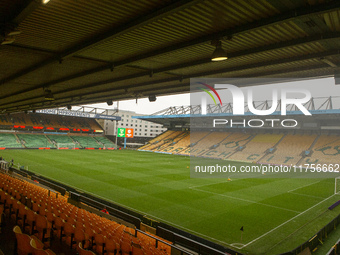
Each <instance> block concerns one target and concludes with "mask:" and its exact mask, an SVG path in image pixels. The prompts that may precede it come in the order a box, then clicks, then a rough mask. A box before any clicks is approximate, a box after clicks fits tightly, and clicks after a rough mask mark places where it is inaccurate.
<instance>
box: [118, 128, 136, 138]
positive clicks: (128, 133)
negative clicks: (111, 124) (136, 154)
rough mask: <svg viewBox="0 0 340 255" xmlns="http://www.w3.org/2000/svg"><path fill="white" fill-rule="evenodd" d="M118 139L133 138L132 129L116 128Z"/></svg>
mask: <svg viewBox="0 0 340 255" xmlns="http://www.w3.org/2000/svg"><path fill="white" fill-rule="evenodd" d="M117 131H118V135H117V136H118V137H127V138H133V128H118V130H117Z"/></svg>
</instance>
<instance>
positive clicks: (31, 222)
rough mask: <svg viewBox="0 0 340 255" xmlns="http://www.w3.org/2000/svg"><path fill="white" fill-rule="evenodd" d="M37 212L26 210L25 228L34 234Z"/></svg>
mask: <svg viewBox="0 0 340 255" xmlns="http://www.w3.org/2000/svg"><path fill="white" fill-rule="evenodd" d="M36 217H37V214H36V213H35V212H34V211H32V210H30V209H28V210H27V212H26V221H25V226H24V229H25V231H27V232H29V233H30V234H31V235H32V234H33V231H34V228H35V221H36Z"/></svg>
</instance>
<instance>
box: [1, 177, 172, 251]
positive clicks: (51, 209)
mask: <svg viewBox="0 0 340 255" xmlns="http://www.w3.org/2000/svg"><path fill="white" fill-rule="evenodd" d="M23 198H25V199H23ZM27 201H30V203H29V204H28V203H27ZM0 202H1V203H2V206H3V207H4V209H5V211H6V215H9V216H8V217H9V218H10V219H11V220H12V221H13V220H14V221H15V224H18V226H17V227H15V229H14V230H13V231H14V232H15V233H16V235H17V238H18V241H19V239H20V244H19V242H18V247H17V249H18V251H20V254H25V252H27V251H28V252H31V253H33V254H34V252H36V253H35V254H54V252H53V250H48V249H47V248H48V247H55V245H53V244H55V242H57V244H58V243H60V242H61V246H65V245H67V246H68V247H69V248H70V249H73V250H75V251H78V252H79V254H82V252H83V254H92V252H96V253H94V254H112V255H113V254H132V255H139V254H146V255H148V254H150V255H166V254H171V247H170V246H169V245H168V244H171V243H169V242H166V241H165V240H164V243H161V242H158V244H156V243H157V242H156V240H155V239H153V238H152V237H150V236H149V235H147V234H146V233H143V232H141V231H138V232H136V229H134V228H130V227H127V226H125V225H122V224H119V223H117V222H115V221H111V220H109V219H107V218H103V217H101V216H99V215H97V214H94V213H91V212H88V211H86V210H84V209H82V208H78V207H76V206H74V205H72V204H70V203H68V202H67V199H66V198H65V197H63V196H61V195H60V194H59V195H56V193H53V192H49V191H48V190H47V189H45V188H43V187H40V186H37V185H35V184H33V183H30V182H28V181H25V180H21V179H16V178H14V177H12V176H9V175H7V174H3V173H0ZM22 204H24V205H25V207H24V210H22V212H20V213H19V210H20V209H19V208H20V205H22ZM13 205H18V206H13ZM10 215H12V217H11V216H10ZM14 216H15V217H14ZM32 239H34V241H33V242H31V240H32ZM167 243H168V244H167ZM37 244H38V245H37ZM34 245H35V247H36V249H38V250H39V251H35V250H34V249H33V248H32V247H33V246H34ZM23 246H25V247H24V248H22V247H23ZM37 246H40V247H37ZM59 246H60V244H59ZM41 250H43V251H41ZM38 252H40V253H38Z"/></svg>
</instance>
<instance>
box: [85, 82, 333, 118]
mask: <svg viewBox="0 0 340 255" xmlns="http://www.w3.org/2000/svg"><path fill="white" fill-rule="evenodd" d="M272 87H275V88H276V89H278V90H280V89H281V88H305V89H308V90H309V91H310V92H311V94H312V96H313V97H329V96H340V85H337V86H336V85H334V78H333V77H331V78H324V79H313V80H305V81H299V82H290V83H283V84H274V85H262V86H256V87H252V89H253V90H254V97H255V99H256V100H265V99H268V100H270V99H271V92H270V91H271V90H270V88H272ZM258 91H260V92H258ZM222 101H223V99H222ZM337 101H339V103H340V98H339V100H337ZM208 103H213V102H208ZM182 105H184V106H186V105H190V94H189V93H186V94H179V95H171V96H157V100H156V102H149V100H148V98H143V99H138V101H137V103H136V100H135V99H134V100H126V101H121V102H119V109H120V110H129V111H134V112H136V113H140V114H145V115H150V114H153V113H155V112H158V111H161V110H164V109H166V108H168V107H170V106H182ZM90 106H92V107H97V108H104V109H113V108H116V107H117V102H114V104H113V105H112V106H108V105H107V104H106V103H101V104H93V105H90ZM339 107H340V106H339V105H334V108H339Z"/></svg>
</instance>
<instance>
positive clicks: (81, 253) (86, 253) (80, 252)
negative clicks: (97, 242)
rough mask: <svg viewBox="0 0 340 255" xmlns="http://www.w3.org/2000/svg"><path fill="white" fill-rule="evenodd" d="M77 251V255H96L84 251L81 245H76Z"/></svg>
mask: <svg viewBox="0 0 340 255" xmlns="http://www.w3.org/2000/svg"><path fill="white" fill-rule="evenodd" d="M78 248H79V249H78V251H79V255H96V254H95V253H94V252H92V251H89V250H84V249H83V245H82V244H81V243H79V244H78Z"/></svg>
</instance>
